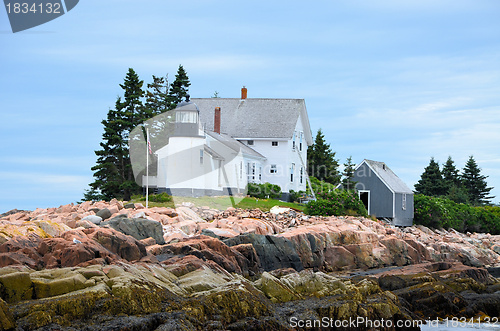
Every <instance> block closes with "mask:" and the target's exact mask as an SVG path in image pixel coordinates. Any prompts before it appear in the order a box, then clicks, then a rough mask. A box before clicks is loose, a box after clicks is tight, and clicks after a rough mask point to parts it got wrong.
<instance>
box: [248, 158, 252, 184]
mask: <svg viewBox="0 0 500 331" xmlns="http://www.w3.org/2000/svg"><path fill="white" fill-rule="evenodd" d="M247 182H249V183H251V182H252V176H251V175H250V162H247Z"/></svg>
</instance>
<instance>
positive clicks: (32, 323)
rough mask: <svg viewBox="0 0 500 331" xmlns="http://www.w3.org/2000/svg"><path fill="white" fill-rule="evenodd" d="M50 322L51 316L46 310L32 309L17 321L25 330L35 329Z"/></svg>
mask: <svg viewBox="0 0 500 331" xmlns="http://www.w3.org/2000/svg"><path fill="white" fill-rule="evenodd" d="M50 323H52V317H51V316H50V314H49V313H48V312H46V311H34V312H32V313H31V314H29V315H28V316H25V317H24V318H22V319H20V320H19V321H18V324H19V326H20V327H21V328H22V329H23V330H26V331H31V330H36V329H38V328H41V327H44V326H46V325H48V324H50Z"/></svg>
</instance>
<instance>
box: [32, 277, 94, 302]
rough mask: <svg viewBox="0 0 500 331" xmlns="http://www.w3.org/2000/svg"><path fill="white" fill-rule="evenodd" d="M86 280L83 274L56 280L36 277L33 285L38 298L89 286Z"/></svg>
mask: <svg viewBox="0 0 500 331" xmlns="http://www.w3.org/2000/svg"><path fill="white" fill-rule="evenodd" d="M86 280H87V279H86V278H85V277H84V276H82V275H81V274H76V275H73V276H71V277H67V278H63V279H55V280H45V279H42V278H38V279H37V278H34V279H33V287H34V290H35V297H36V298H37V299H42V298H48V297H52V296H57V295H61V294H66V293H70V292H74V291H77V290H81V289H83V288H85V287H87V284H86V283H85V282H86Z"/></svg>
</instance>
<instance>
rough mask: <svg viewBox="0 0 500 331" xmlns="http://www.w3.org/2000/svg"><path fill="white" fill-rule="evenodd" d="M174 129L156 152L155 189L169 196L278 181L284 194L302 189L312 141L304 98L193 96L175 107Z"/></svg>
mask: <svg viewBox="0 0 500 331" xmlns="http://www.w3.org/2000/svg"><path fill="white" fill-rule="evenodd" d="M175 112H176V114H175V117H176V121H175V122H176V123H175V132H174V134H173V135H172V136H171V137H169V142H168V144H167V145H166V146H164V147H162V148H160V149H158V150H157V151H156V153H155V154H156V156H157V160H158V161H157V162H158V165H157V176H156V177H154V178H152V177H151V178H150V182H151V183H154V185H155V186H156V187H157V191H159V192H161V191H166V192H168V193H170V194H173V195H192V196H200V195H221V194H228V193H229V194H234V193H238V192H242V191H243V190H244V189H245V187H246V185H247V183H248V182H253V183H265V182H269V183H272V184H277V185H279V186H280V187H281V190H282V192H283V197H282V198H284V199H286V198H287V197H288V194H289V192H290V190H294V191H305V190H306V185H307V182H306V176H307V169H306V164H307V147H308V146H310V145H311V144H312V143H313V139H312V134H311V128H310V125H309V118H308V115H307V110H306V106H305V101H304V100H303V99H253V98H251V99H249V98H247V89H246V88H243V89H242V93H241V98H203V99H201V98H196V99H195V98H194V99H192V100H191V101H190V102H183V103H181V104H179V106H178V108H177V109H176V110H175Z"/></svg>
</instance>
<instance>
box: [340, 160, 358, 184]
mask: <svg viewBox="0 0 500 331" xmlns="http://www.w3.org/2000/svg"><path fill="white" fill-rule="evenodd" d="M355 166H356V165H355V164H354V163H352V156H349V157H348V158H347V160H346V163H344V171H343V172H342V176H343V177H344V178H343V179H342V188H343V189H344V190H354V189H355V187H356V182H355V181H354V180H353V178H354V168H355Z"/></svg>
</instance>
